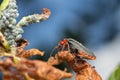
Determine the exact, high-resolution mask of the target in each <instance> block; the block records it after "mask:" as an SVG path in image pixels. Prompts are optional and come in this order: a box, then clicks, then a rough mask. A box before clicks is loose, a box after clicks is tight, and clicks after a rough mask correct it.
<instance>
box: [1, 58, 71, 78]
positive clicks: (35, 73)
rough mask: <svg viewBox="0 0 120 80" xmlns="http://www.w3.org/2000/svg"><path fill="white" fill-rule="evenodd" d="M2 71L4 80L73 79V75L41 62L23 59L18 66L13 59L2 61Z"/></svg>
mask: <svg viewBox="0 0 120 80" xmlns="http://www.w3.org/2000/svg"><path fill="white" fill-rule="evenodd" d="M0 71H2V72H3V75H4V79H5V80H6V78H8V77H9V79H12V80H16V79H17V80H20V79H21V80H22V79H26V78H27V79H28V78H29V80H31V79H32V80H33V79H35V80H61V79H62V78H70V77H72V74H71V73H67V72H65V71H61V70H59V69H56V68H54V67H53V66H51V65H48V64H47V63H46V62H43V61H40V60H27V59H23V58H22V59H21V61H20V62H19V63H18V64H14V63H13V61H12V59H10V58H7V59H5V60H4V61H0Z"/></svg>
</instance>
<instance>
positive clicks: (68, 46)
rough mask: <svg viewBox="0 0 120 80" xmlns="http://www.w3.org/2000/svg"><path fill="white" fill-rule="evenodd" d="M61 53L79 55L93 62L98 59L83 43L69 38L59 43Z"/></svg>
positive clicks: (58, 47)
mask: <svg viewBox="0 0 120 80" xmlns="http://www.w3.org/2000/svg"><path fill="white" fill-rule="evenodd" d="M56 48H57V49H59V50H60V51H65V50H66V51H70V52H71V53H74V54H79V57H81V58H85V59H89V60H93V59H96V56H95V55H94V53H93V52H91V51H90V50H89V49H87V48H86V47H85V46H83V45H82V44H81V43H79V42H78V41H76V40H74V39H72V38H67V39H63V40H61V41H60V42H59V43H58V46H57V47H56Z"/></svg>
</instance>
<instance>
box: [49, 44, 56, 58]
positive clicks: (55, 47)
mask: <svg viewBox="0 0 120 80" xmlns="http://www.w3.org/2000/svg"><path fill="white" fill-rule="evenodd" d="M57 47H58V46H55V47H54V48H53V49H52V51H51V53H50V57H51V56H52V55H53V53H54V51H55V49H56V48H57Z"/></svg>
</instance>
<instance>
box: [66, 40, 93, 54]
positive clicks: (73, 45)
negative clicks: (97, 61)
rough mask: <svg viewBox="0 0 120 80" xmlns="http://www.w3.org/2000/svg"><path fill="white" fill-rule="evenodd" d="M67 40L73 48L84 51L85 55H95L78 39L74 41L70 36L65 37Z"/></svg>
mask: <svg viewBox="0 0 120 80" xmlns="http://www.w3.org/2000/svg"><path fill="white" fill-rule="evenodd" d="M67 40H68V43H70V44H71V45H72V47H73V48H76V49H78V50H80V51H82V52H84V53H86V54H87V55H90V56H95V55H94V53H93V52H91V51H90V50H89V49H87V48H86V47H85V46H83V45H82V44H81V43H79V42H78V41H76V40H74V39H72V38H67Z"/></svg>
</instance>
